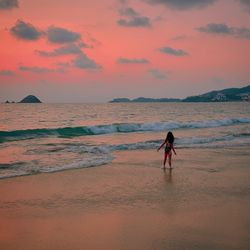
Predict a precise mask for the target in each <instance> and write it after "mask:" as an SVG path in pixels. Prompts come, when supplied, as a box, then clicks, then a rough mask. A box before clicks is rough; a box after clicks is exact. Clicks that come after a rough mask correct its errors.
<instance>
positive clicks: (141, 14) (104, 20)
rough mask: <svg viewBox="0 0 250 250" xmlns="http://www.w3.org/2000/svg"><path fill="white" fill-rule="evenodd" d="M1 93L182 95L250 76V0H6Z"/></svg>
mask: <svg viewBox="0 0 250 250" xmlns="http://www.w3.org/2000/svg"><path fill="white" fill-rule="evenodd" d="M0 16H1V23H0V43H1V46H0V56H1V61H0V90H1V91H0V102H4V101H5V100H7V99H8V100H14V101H19V100H20V99H22V98H23V97H24V96H26V95H28V94H34V95H36V96H38V97H39V98H40V99H41V100H42V101H44V102H106V101H109V100H111V99H113V98H115V97H128V98H135V97H139V96H144V97H154V98H159V97H168V98H173V97H177V98H183V97H186V96H189V95H196V94H200V93H203V92H207V91H210V90H213V89H223V88H228V87H243V86H246V85H248V84H249V83H250V70H249V65H250V1H248V0H200V1H199V0H185V1H184V0H179V1H176V0H130V1H126V0H105V1H100V0H91V1H83V0H74V1H70V0H60V1H59V0H54V1H50V0H36V1H33V0H0Z"/></svg>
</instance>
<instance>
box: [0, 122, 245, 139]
mask: <svg viewBox="0 0 250 250" xmlns="http://www.w3.org/2000/svg"><path fill="white" fill-rule="evenodd" d="M246 123H250V118H225V119H221V120H207V121H196V122H155V123H114V124H108V125H96V126H82V127H64V128H52V129H48V128H44V129H26V130H14V131H0V143H3V142H6V141H18V140H25V139H35V138H43V137H77V136H87V135H88V136H91V135H101V134H113V133H133V132H147V131H149V132H150V131H165V130H170V129H195V128H214V127H221V126H230V125H237V124H246Z"/></svg>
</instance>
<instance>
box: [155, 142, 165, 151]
mask: <svg viewBox="0 0 250 250" xmlns="http://www.w3.org/2000/svg"><path fill="white" fill-rule="evenodd" d="M165 143H166V141H164V142H163V143H162V144H161V146H160V147H159V148H158V149H157V151H159V150H160V149H161V148H162V147H163V146H164V144H165Z"/></svg>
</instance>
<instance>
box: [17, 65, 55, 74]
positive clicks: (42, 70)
mask: <svg viewBox="0 0 250 250" xmlns="http://www.w3.org/2000/svg"><path fill="white" fill-rule="evenodd" d="M19 69H20V70H21V71H30V72H33V73H37V74H44V73H49V72H53V71H54V70H53V69H49V68H45V67H28V66H20V67H19Z"/></svg>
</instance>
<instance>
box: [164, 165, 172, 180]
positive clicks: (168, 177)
mask: <svg viewBox="0 0 250 250" xmlns="http://www.w3.org/2000/svg"><path fill="white" fill-rule="evenodd" d="M163 171H164V181H165V182H166V183H169V184H171V183H172V182H173V178H172V171H173V168H165V169H163Z"/></svg>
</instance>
